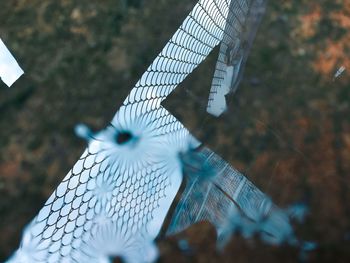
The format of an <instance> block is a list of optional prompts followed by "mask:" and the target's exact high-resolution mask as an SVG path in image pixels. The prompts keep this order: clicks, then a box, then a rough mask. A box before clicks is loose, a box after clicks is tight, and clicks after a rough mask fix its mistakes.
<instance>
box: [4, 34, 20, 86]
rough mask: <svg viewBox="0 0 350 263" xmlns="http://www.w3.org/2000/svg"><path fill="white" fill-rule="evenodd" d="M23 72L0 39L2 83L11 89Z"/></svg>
mask: <svg viewBox="0 0 350 263" xmlns="http://www.w3.org/2000/svg"><path fill="white" fill-rule="evenodd" d="M23 73H24V72H23V70H22V69H21V67H20V66H19V65H18V63H17V61H16V59H15V58H14V57H13V56H12V54H11V53H10V51H9V50H8V49H7V47H6V46H5V44H4V42H2V40H1V39H0V77H1V79H2V81H3V82H4V83H5V84H6V85H7V86H8V87H11V86H12V84H13V83H15V81H16V80H17V79H18V78H19V77H20V76H22V75H23Z"/></svg>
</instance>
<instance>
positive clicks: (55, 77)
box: [0, 0, 350, 263]
mask: <svg viewBox="0 0 350 263" xmlns="http://www.w3.org/2000/svg"><path fill="white" fill-rule="evenodd" d="M194 3H195V1H194V0H190V1H178V0H148V1H142V0H139V1H137V0H132V1H127V0H124V1H123V0H104V1H99V0H80V1H77V0H55V1H53V0H52V1H49V0H46V1H42V0H10V1H2V3H1V8H0V37H1V38H2V39H3V41H4V42H5V43H6V45H7V46H8V47H9V48H10V49H11V51H12V52H13V53H14V54H15V56H16V58H17V59H18V61H19V62H20V64H21V66H23V69H24V71H25V73H26V74H25V75H24V76H23V77H22V78H21V79H20V80H19V81H18V82H16V84H15V85H14V86H13V87H12V88H10V89H8V88H7V87H5V85H4V84H3V83H0V196H1V197H0V262H3V261H4V260H5V259H6V258H8V256H9V255H10V254H11V253H12V252H13V251H14V249H15V248H16V247H17V246H18V243H19V239H20V236H21V231H22V229H23V228H24V226H25V225H26V223H28V222H29V221H30V219H31V218H33V217H34V216H35V215H36V213H37V212H38V210H39V209H40V207H41V206H42V205H43V203H44V202H45V200H46V199H47V198H48V196H49V195H50V193H51V192H52V191H53V189H55V188H56V186H57V185H58V183H59V182H60V181H61V180H62V179H63V177H64V176H65V174H66V173H67V172H68V171H69V169H70V168H71V167H72V165H73V164H74V163H75V161H76V160H77V159H78V157H79V156H80V154H81V153H82V151H83V149H84V147H85V145H84V142H83V141H81V140H80V139H78V138H77V137H76V136H75V135H74V132H73V130H74V126H75V125H76V124H77V123H85V124H88V125H89V126H90V127H93V129H95V130H99V129H101V128H103V127H105V126H106V124H107V123H108V122H109V121H110V119H111V118H112V116H113V114H114V113H115V111H116V110H117V109H118V108H119V106H120V105H121V102H122V100H123V99H124V98H125V97H126V95H127V94H128V92H129V91H130V89H131V87H132V86H133V85H134V84H135V83H136V81H137V80H138V78H139V77H140V76H141V74H142V73H143V71H145V69H146V67H147V66H148V65H149V64H150V63H151V61H152V60H153V58H154V57H155V56H156V55H157V53H158V52H159V51H160V50H161V48H162V47H163V46H164V44H165V43H166V42H167V40H168V39H169V38H170V37H171V35H172V34H173V33H174V32H175V30H176V29H177V27H178V26H179V25H180V24H181V22H182V20H183V19H184V18H185V17H186V15H187V14H188V12H189V11H190V10H191V9H192V7H193V5H194ZM216 53H217V50H216V52H214V53H213V54H211V56H210V57H209V58H208V59H207V60H206V61H205V62H204V63H203V65H201V66H200V67H199V68H198V69H197V70H196V71H195V72H194V73H193V75H191V76H190V77H189V78H188V79H186V81H185V82H184V83H183V84H182V85H181V86H180V87H178V89H177V90H176V91H175V92H174V93H173V94H172V95H171V96H170V97H169V98H168V99H167V101H166V103H165V106H166V107H167V108H168V109H169V110H170V111H171V112H172V113H173V114H174V115H175V116H177V117H178V118H179V119H180V120H181V121H182V122H183V123H184V124H185V125H186V127H188V128H189V129H190V130H191V131H192V132H193V133H194V134H195V135H196V136H197V137H198V138H199V139H200V140H202V141H203V142H204V143H205V144H207V145H208V146H209V147H210V148H211V149H213V150H214V151H216V152H217V153H219V154H220V155H221V156H222V157H224V158H225V159H226V160H227V161H229V162H230V163H231V164H232V165H233V166H234V167H236V168H237V169H238V170H240V171H242V172H243V173H244V174H245V175H246V176H247V177H248V178H249V179H250V180H251V181H252V182H253V183H254V184H256V185H257V186H258V187H259V188H260V189H261V190H262V191H263V192H265V193H267V194H268V195H270V196H271V198H272V199H273V200H274V202H275V203H276V204H278V205H279V206H281V207H286V206H288V205H290V204H292V203H294V202H298V201H303V202H306V203H307V204H308V205H309V207H310V213H309V215H308V217H307V218H306V221H305V222H304V224H301V225H295V228H296V231H297V235H298V237H299V238H301V239H304V240H311V241H315V242H317V243H318V248H317V249H316V250H315V251H313V252H311V253H310V254H309V255H308V259H307V260H308V262H350V117H349V116H350V114H349V113H350V87H349V80H350V74H349V70H350V59H349V55H350V1H349V0H317V1H316V0H311V1H310V0H297V1H296V0H270V1H269V3H268V9H267V13H266V15H265V17H264V20H263V22H262V25H261V27H260V29H259V32H258V35H257V39H256V41H255V43H254V46H253V49H252V53H251V55H250V57H249V60H248V63H247V67H246V71H245V74H244V78H243V81H242V83H241V85H240V88H239V90H238V92H237V93H236V94H235V95H233V96H231V97H230V100H229V110H228V112H227V113H226V114H224V115H223V116H222V117H220V118H218V119H214V118H212V117H209V116H207V114H206V113H205V103H206V100H207V96H208V93H209V88H210V83H211V76H212V75H213V71H214V65H215V60H216V57H215V56H216ZM341 66H344V67H345V68H346V71H345V72H344V74H342V75H341V76H340V77H339V78H336V79H334V73H335V72H336V71H337V69H338V68H339V67H341ZM189 95H190V96H189ZM184 237H186V238H188V239H189V245H190V247H191V249H190V250H188V251H185V252H184V251H182V250H181V249H180V247H179V245H178V241H179V240H181V239H183V238H184ZM215 238H216V237H215V231H214V228H213V227H212V226H210V225H209V224H207V223H201V224H197V225H194V226H193V227H191V228H189V229H188V230H187V231H185V232H184V233H181V234H180V235H178V236H176V237H172V238H163V237H160V238H159V240H158V244H159V246H160V252H161V256H160V259H159V262H201V263H204V262H237V263H239V262H271V263H273V262H284V263H287V262H298V261H300V255H299V252H298V251H297V250H296V249H295V248H292V247H288V246H280V247H274V246H268V245H265V244H263V243H261V242H260V241H259V240H244V239H242V238H240V237H234V238H233V239H232V241H231V242H230V244H229V245H228V247H227V248H226V249H225V251H224V252H222V253H219V252H216V250H215Z"/></svg>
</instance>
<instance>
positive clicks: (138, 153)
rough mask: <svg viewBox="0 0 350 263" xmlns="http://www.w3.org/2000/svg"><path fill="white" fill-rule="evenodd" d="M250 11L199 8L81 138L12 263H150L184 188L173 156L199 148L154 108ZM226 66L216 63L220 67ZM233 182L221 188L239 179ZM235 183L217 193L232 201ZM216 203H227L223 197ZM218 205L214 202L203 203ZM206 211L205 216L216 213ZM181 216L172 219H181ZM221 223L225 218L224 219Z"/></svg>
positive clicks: (219, 3)
mask: <svg viewBox="0 0 350 263" xmlns="http://www.w3.org/2000/svg"><path fill="white" fill-rule="evenodd" d="M250 5H251V2H250V1H248V0H247V1H235V0H232V1H228V0H210V1H209V0H201V1H199V2H198V3H197V4H196V5H195V7H194V8H193V10H192V12H191V13H190V14H189V15H188V16H187V18H186V19H185V21H184V22H183V24H182V25H181V26H180V28H179V29H178V30H177V31H176V32H175V34H174V35H173V37H172V38H171V39H170V40H169V42H168V43H167V44H166V46H165V47H164V49H163V50H162V51H161V52H160V54H159V55H158V56H157V57H156V58H155V60H154V61H153V63H152V64H151V65H150V66H149V68H148V69H147V70H146V72H145V73H144V74H143V75H142V77H141V78H140V80H139V81H138V82H137V83H136V85H135V87H134V88H133V89H132V90H131V92H130V94H129V95H128V97H127V98H126V99H125V101H124V103H123V105H122V106H121V108H120V109H119V111H118V112H117V113H116V115H115V116H114V118H113V120H112V122H111V125H110V126H109V127H107V128H105V129H104V130H102V131H100V132H98V133H96V134H92V133H91V132H89V131H86V132H85V133H84V132H80V134H83V136H84V137H85V138H87V140H88V142H89V145H88V148H87V149H86V150H85V151H84V153H83V155H82V156H81V157H80V159H79V160H78V161H77V163H76V164H75V165H74V167H73V168H72V170H71V171H69V173H68V174H67V176H66V177H65V178H64V179H63V181H62V183H61V184H60V185H59V186H58V187H57V189H56V190H55V192H54V193H53V194H52V195H51V196H50V198H49V199H48V201H47V202H46V203H45V205H44V207H43V208H42V209H41V211H40V212H39V214H38V215H37V216H36V217H35V218H34V219H33V221H32V222H31V223H30V224H29V226H28V227H27V228H26V229H25V231H24V235H23V239H22V242H21V246H20V248H19V249H18V250H17V251H16V252H15V254H14V255H13V257H12V258H11V259H10V260H9V262H109V260H110V258H111V257H113V256H120V257H122V258H123V259H124V260H125V261H126V262H152V261H154V260H155V259H156V257H157V250H156V248H155V246H154V244H153V240H154V238H155V237H156V236H157V235H158V233H159V231H160V229H161V226H162V224H163V221H164V218H165V216H166V214H167V212H168V210H169V208H170V206H171V204H172V202H173V200H174V198H175V195H176V194H177V192H178V190H179V187H180V185H181V183H182V170H183V168H184V166H185V163H184V161H183V159H182V158H180V157H179V155H180V153H186V152H188V151H189V150H190V149H192V148H196V147H198V145H199V144H200V143H199V142H198V141H196V140H195V139H194V138H193V137H192V136H191V135H190V134H189V132H188V130H187V129H186V128H185V127H184V126H183V125H182V124H181V123H180V122H179V121H178V120H177V119H176V118H175V117H174V116H173V115H171V113H169V112H168V111H167V110H166V109H164V108H163V107H162V106H161V102H162V101H163V100H164V99H165V98H166V97H167V96H168V95H169V94H170V93H171V92H172V91H173V90H174V89H175V88H176V87H177V86H178V85H179V84H180V83H181V82H182V81H183V80H184V79H185V78H186V76H187V75H188V74H190V73H191V72H192V71H193V70H194V69H195V68H196V67H197V66H198V65H199V64H200V63H201V62H202V61H203V60H204V59H205V58H206V57H207V56H208V55H209V53H210V52H211V51H212V50H213V48H214V47H215V46H217V45H218V44H219V43H220V42H221V41H222V40H223V39H224V41H225V43H226V44H225V45H226V46H228V45H229V41H228V39H229V38H230V35H231V34H232V30H231V29H228V28H232V29H233V28H236V27H237V28H238V27H240V26H241V25H239V24H240V23H242V21H243V19H244V17H245V16H246V15H247V12H248V10H249V6H250ZM237 15H239V18H237V19H236V18H235V19H234V18H233V17H235V16H237ZM228 25H229V26H228ZM231 38H232V37H231ZM234 39H237V37H235V38H234ZM226 49H227V47H226ZM225 52H226V51H224V53H225ZM223 59H224V58H223V56H222V54H221V55H220V58H219V60H220V61H221V60H223ZM230 59H231V58H230ZM218 63H222V61H221V62H218ZM216 160H217V159H216ZM212 166H214V167H216V166H217V162H215V165H213V164H212ZM218 174H220V175H221V174H222V173H219V172H218ZM236 175H237V174H235V173H231V174H229V175H228V176H227V178H229V177H232V176H233V177H232V178H231V179H232V180H233V181H234V180H235V179H237V178H238V177H239V178H241V179H242V180H243V179H244V177H242V176H241V175H239V176H238V175H237V176H238V177H236ZM219 178H220V177H219ZM227 178H226V179H225V180H228V179H227ZM222 179H223V180H224V178H222ZM232 180H231V181H230V180H229V181H230V185H227V187H228V189H225V191H224V192H229V193H230V191H231V192H233V194H234V193H235V189H236V188H235V183H234V182H233V181H232ZM243 181H244V180H243ZM231 183H232V185H231ZM239 185H240V183H239ZM254 189H255V188H254ZM201 190H202V189H197V190H196V191H201ZM237 191H238V190H237ZM221 192H222V191H221ZM238 192H239V191H238ZM190 193H191V191H190ZM246 193H247V194H246V196H248V194H251V193H253V191H246ZM258 193H260V192H258ZM231 195H232V194H231ZM220 196H221V197H220V198H221V199H225V202H228V203H230V202H231V203H232V200H231V199H230V198H228V197H229V196H230V194H229V195H220ZM218 197H219V194H214V195H213V197H212V199H210V200H211V201H213V200H215V198H218ZM263 197H264V196H263ZM240 198H243V197H242V196H240ZM247 198H248V199H249V200H248V201H244V198H243V199H242V200H243V201H242V204H243V206H244V205H245V204H248V205H250V206H249V207H252V209H255V207H254V205H251V201H250V200H252V199H250V197H247ZM208 200H209V199H208ZM234 200H236V199H234ZM239 200H241V199H239ZM239 200H238V199H237V200H236V201H237V202H240V201H239ZM254 200H256V199H254ZM201 202H202V201H198V200H193V202H192V203H195V204H196V205H201ZM232 204H233V203H232ZM208 208H209V207H206V209H208ZM223 208H225V209H226V207H223ZM211 209H213V211H209V210H208V211H207V212H208V213H213V214H214V213H216V212H217V211H216V210H215V209H217V208H215V207H211ZM214 210H215V211H214ZM242 210H243V211H244V209H243V208H242ZM184 212H186V209H185V210H184V209H183V210H181V209H180V210H178V214H179V215H180V216H181V214H182V213H184ZM183 215H185V214H183ZM223 215H224V216H227V217H228V213H226V212H225V211H223ZM286 222H287V221H286ZM287 224H288V222H287ZM174 227H175V228H177V227H181V226H179V225H177V226H174Z"/></svg>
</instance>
